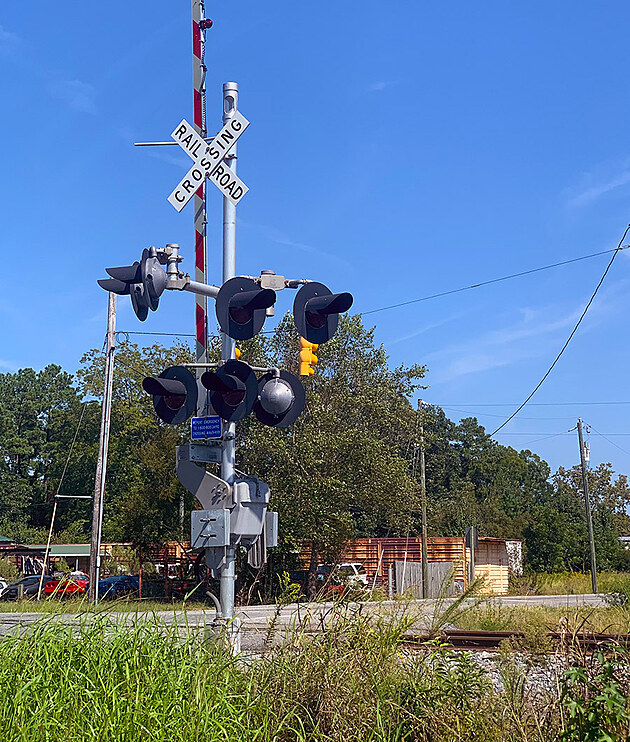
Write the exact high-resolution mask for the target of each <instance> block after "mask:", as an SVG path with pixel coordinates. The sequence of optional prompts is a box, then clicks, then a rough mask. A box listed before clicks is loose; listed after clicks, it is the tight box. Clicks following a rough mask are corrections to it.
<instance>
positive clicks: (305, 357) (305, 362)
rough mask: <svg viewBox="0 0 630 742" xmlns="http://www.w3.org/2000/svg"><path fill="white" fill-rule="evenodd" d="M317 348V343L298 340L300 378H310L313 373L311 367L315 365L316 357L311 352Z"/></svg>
mask: <svg viewBox="0 0 630 742" xmlns="http://www.w3.org/2000/svg"><path fill="white" fill-rule="evenodd" d="M318 348H319V345H318V344H317V343H309V342H308V340H305V339H304V338H300V352H299V354H298V358H299V361H300V376H312V375H313V374H314V373H315V369H314V368H313V366H314V365H315V364H316V363H317V356H316V355H315V353H313V351H314V350H317V349H318Z"/></svg>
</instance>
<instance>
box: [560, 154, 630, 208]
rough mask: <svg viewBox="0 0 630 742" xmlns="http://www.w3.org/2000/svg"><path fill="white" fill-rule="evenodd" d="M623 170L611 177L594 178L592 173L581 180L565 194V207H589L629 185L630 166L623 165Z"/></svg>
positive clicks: (627, 164) (626, 163)
mask: <svg viewBox="0 0 630 742" xmlns="http://www.w3.org/2000/svg"><path fill="white" fill-rule="evenodd" d="M623 165H624V166H623V168H622V169H621V170H620V171H618V172H617V173H615V174H613V175H608V176H607V177H600V178H596V177H595V176H594V175H593V174H592V173H589V174H586V175H585V176H584V177H583V178H582V182H581V183H580V185H579V186H576V187H575V188H572V189H569V191H568V192H567V205H568V206H569V207H570V208H580V207H583V206H589V205H590V204H592V203H594V202H595V201H598V200H599V199H600V198H603V197H604V196H606V195H607V194H609V193H611V192H612V191H616V190H617V189H619V188H623V186H626V185H628V184H630V165H629V163H628V162H625V163H623Z"/></svg>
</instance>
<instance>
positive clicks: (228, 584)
mask: <svg viewBox="0 0 630 742" xmlns="http://www.w3.org/2000/svg"><path fill="white" fill-rule="evenodd" d="M237 110H238V84H237V83H235V82H226V83H224V84H223V123H224V124H225V123H227V121H229V119H230V118H232V116H234V114H235V113H236V111H237ZM226 164H227V165H228V167H229V168H230V170H232V171H233V172H236V146H235V147H234V149H233V151H232V155H231V156H230V157H229V159H228V160H227V162H226ZM235 275H236V206H234V204H233V203H232V202H231V201H230V200H229V199H228V198H225V197H224V198H223V283H225V282H226V281H228V280H229V279H230V278H234V276H235ZM234 347H235V343H234V340H232V338H230V337H228V336H227V335H226V334H225V333H222V350H221V357H222V358H223V360H229V359H231V358H234ZM235 434H236V425H235V424H234V423H225V422H224V423H223V450H222V455H221V479H223V480H225V481H226V482H227V483H228V484H232V483H233V482H234V466H235V440H234V439H235ZM235 562H236V547H235V546H232V545H230V546H226V547H225V561H224V564H223V567H222V569H221V577H220V586H221V592H220V602H221V617H222V618H223V619H224V620H226V621H228V639H229V641H230V643H231V644H232V646H235V647H238V641H239V634H238V621H234V620H233V619H234V583H235V581H236V564H235Z"/></svg>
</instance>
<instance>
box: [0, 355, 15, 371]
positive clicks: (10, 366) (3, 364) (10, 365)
mask: <svg viewBox="0 0 630 742" xmlns="http://www.w3.org/2000/svg"><path fill="white" fill-rule="evenodd" d="M0 368H6V370H7V371H9V372H10V373H14V372H15V371H17V370H18V369H19V368H20V366H19V364H17V363H15V362H14V361H5V360H4V359H2V358H0Z"/></svg>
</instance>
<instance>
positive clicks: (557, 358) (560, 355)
mask: <svg viewBox="0 0 630 742" xmlns="http://www.w3.org/2000/svg"><path fill="white" fill-rule="evenodd" d="M629 230H630V224H628V226H627V227H626V229H625V231H624V233H623V236H622V237H621V239H620V240H619V244H618V245H617V248H616V249H615V251H614V252H613V254H612V257H611V259H610V261H609V262H608V265H607V266H606V270H605V271H604V273H603V274H602V277H601V278H600V279H599V283H598V284H597V286H596V287H595V291H593V293H592V295H591V298H590V299H589V300H588V303H587V304H586V306H585V307H584V311H583V312H582V314H581V315H580V318H579V319H578V321H577V322H576V324H575V327H574V328H573V329H572V330H571V334H570V335H569V337H568V338H567V340H566V342H565V344H564V345H563V346H562V348H561V349H560V352H559V353H558V355H557V356H556V357H555V358H554V360H553V362H552V364H551V366H549V368H548V369H547V371H546V372H545V373H544V375H543V377H542V379H541V380H540V381H539V382H538V384H536V386H535V387H534V388H533V389H532V391H531V392H530V393H529V394H528V395H527V397H526V398H525V400H524V401H523V402H522V403H521V404H520V405H519V406H518V407H517V408H516V410H514V412H513V413H512V414H511V415H510V416H509V417H508V418H507V419H506V420H504V421H503V422H502V423H501V425H499V427H498V428H496V429H495V430H493V431H492V433H490V435H491V436H493V435H496V434H497V433H498V432H499V430H501V429H502V428H504V427H505V426H506V425H507V424H508V423H509V422H510V420H513V419H514V418H515V417H516V415H518V413H519V412H520V411H521V410H522V409H523V407H525V405H526V404H527V403H528V402H529V400H530V399H531V398H532V397H533V396H534V394H536V392H537V391H538V390H539V389H540V387H541V386H542V385H543V384H544V383H545V380H546V379H547V377H548V376H549V374H550V373H551V372H552V371H553V369H554V368H555V366H556V364H557V363H558V361H559V360H560V358H561V357H562V354H563V353H564V351H565V350H566V349H567V347H568V345H569V343H570V342H571V340H572V339H573V336H574V335H575V333H576V332H577V331H578V327H579V326H580V325H581V324H582V320H583V319H584V317H586V313H587V312H588V310H589V308H590V306H591V304H592V303H593V301H594V299H595V297H596V296H597V292H598V291H599V289H600V287H601V285H602V284H603V283H604V279H605V278H606V276H607V275H608V271H609V270H610V269H611V267H612V264H613V263H614V262H615V258H616V257H617V255H618V254H619V251H620V250H621V245H622V243H623V241H624V240H625V238H626V235H627V234H628V231H629Z"/></svg>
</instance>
